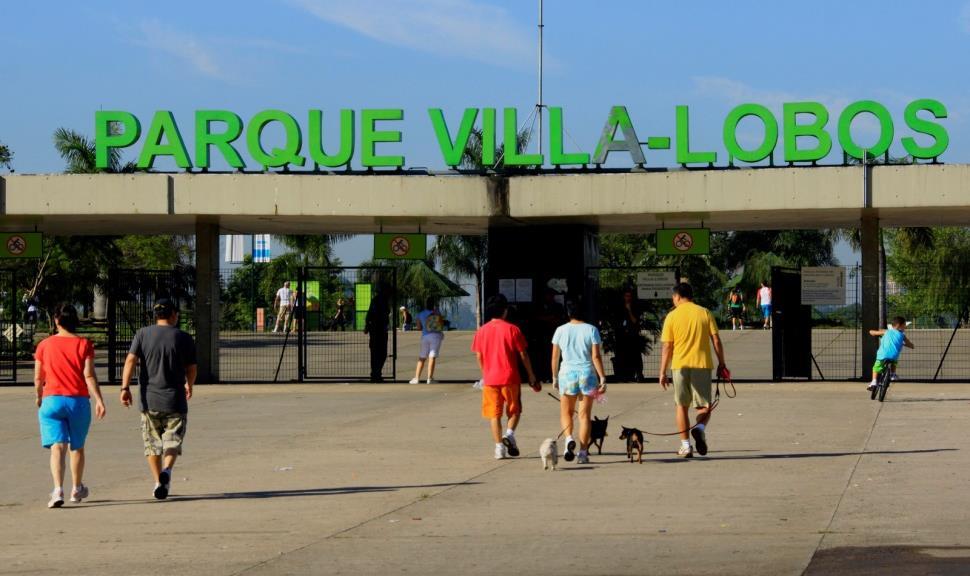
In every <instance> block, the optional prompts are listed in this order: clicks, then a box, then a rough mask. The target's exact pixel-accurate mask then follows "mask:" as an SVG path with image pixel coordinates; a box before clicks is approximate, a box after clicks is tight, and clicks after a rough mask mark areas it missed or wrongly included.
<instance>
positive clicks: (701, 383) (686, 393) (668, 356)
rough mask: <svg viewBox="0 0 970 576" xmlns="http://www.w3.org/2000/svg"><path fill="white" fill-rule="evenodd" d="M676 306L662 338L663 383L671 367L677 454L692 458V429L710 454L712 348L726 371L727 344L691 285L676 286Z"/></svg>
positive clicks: (665, 384) (667, 381) (699, 445)
mask: <svg viewBox="0 0 970 576" xmlns="http://www.w3.org/2000/svg"><path fill="white" fill-rule="evenodd" d="M673 302H674V309H673V310H671V311H670V312H669V313H668V314H667V317H666V318H665V319H664V326H663V331H662V332H661V334H660V341H661V342H663V351H662V352H661V356H660V386H661V388H663V389H664V390H666V389H667V387H668V386H669V385H670V379H669V378H668V377H667V369H668V368H671V369H672V372H673V384H674V404H675V408H676V414H677V429H678V430H680V442H681V446H680V450H678V451H677V455H678V456H681V457H682V458H691V457H692V456H693V455H694V450H693V448H692V447H691V445H690V439H689V437H688V430H690V435H691V436H693V437H694V443H695V445H696V446H697V453H698V454H700V455H701V456H703V455H705V454H707V433H706V427H707V424H708V422H710V419H711V369H712V368H713V367H714V366H713V362H712V361H711V347H712V346H713V348H714V353H715V354H717V363H718V364H717V371H718V373H719V374H720V373H722V372H726V371H727V366H725V364H724V347H723V346H722V345H721V338H720V337H719V336H718V333H717V323H716V322H715V321H714V316H713V315H712V314H711V312H710V310H708V309H707V308H704V307H702V306H698V305H697V304H694V290H693V289H692V288H691V286H690V284H687V283H684V282H682V283H680V284H678V285H676V286H674V293H673ZM691 404H693V405H694V408H696V409H697V425H696V426H695V427H694V428H693V429H691V426H690V415H689V414H688V410H689V408H690V405H691Z"/></svg>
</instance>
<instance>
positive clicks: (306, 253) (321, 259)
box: [276, 234, 352, 266]
mask: <svg viewBox="0 0 970 576" xmlns="http://www.w3.org/2000/svg"><path fill="white" fill-rule="evenodd" d="M351 236H352V235H351V234H312V235H311V234H282V235H279V236H276V239H277V240H279V241H280V243H282V244H283V245H284V246H286V247H287V248H290V249H291V250H293V251H294V252H296V253H298V254H300V256H301V259H302V265H303V266H333V265H334V264H335V262H336V261H335V259H334V255H333V245H334V244H336V243H337V242H341V241H343V240H347V239H348V238H350V237H351Z"/></svg>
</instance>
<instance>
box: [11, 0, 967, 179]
mask: <svg viewBox="0 0 970 576" xmlns="http://www.w3.org/2000/svg"><path fill="white" fill-rule="evenodd" d="M536 5H537V3H536V2H534V1H529V0H506V1H498V0H492V1H486V0H423V1H420V0H396V1H395V0H354V1H353V2H351V1H347V0H267V1H264V2H258V3H257V2H251V3H240V2H227V1H211V2H197V1H179V0H175V1H170V2H166V3H164V4H159V3H157V2H144V1H132V2H124V3H121V2H109V1H105V0H90V1H86V2H59V3H41V2H10V3H6V4H5V6H4V10H3V14H2V17H0V19H2V22H3V33H2V34H0V50H2V52H3V54H4V59H3V60H4V62H3V64H2V65H0V104H2V105H0V142H3V143H5V144H7V145H8V146H10V148H11V149H12V150H13V152H14V154H15V157H14V163H13V164H14V168H15V169H16V170H17V171H18V172H21V173H35V172H57V171H60V170H61V169H62V168H63V163H62V161H61V160H60V159H59V158H58V156H57V154H56V153H55V151H54V149H53V147H52V145H51V134H52V133H53V132H54V130H55V129H56V128H58V127H60V126H64V127H69V128H73V129H75V130H78V131H80V132H84V133H88V134H92V133H93V130H94V128H93V125H94V111H95V110H98V109H122V110H129V111H131V112H134V113H135V114H136V115H138V116H139V117H140V118H141V119H142V122H143V125H146V126H147V123H148V120H149V118H150V117H151V114H152V113H153V112H154V111H155V110H159V109H165V110H172V111H173V112H174V113H175V115H176V119H177V120H179V124H180V128H181V129H182V133H183V135H184V136H186V139H187V140H189V141H191V134H192V113H193V111H194V110H196V109H200V108H225V109H230V110H233V111H235V112H237V113H239V114H240V115H241V116H242V117H243V118H248V117H249V116H251V115H252V114H253V113H255V112H257V111H259V110H262V109H265V108H280V109H283V110H286V111H289V112H291V113H293V114H294V115H295V116H296V117H297V118H298V119H300V120H301V123H305V117H304V115H305V113H306V110H307V109H310V108H319V109H323V110H324V111H325V114H326V113H327V112H328V111H332V112H336V111H337V110H338V109H340V108H354V109H358V110H359V109H361V108H367V107H399V108H403V109H405V110H406V117H405V121H404V122H403V123H402V124H401V127H402V129H403V131H404V134H405V141H404V142H403V143H402V144H400V145H391V146H388V147H387V149H386V150H387V151H388V153H403V154H404V155H405V156H406V159H407V160H406V162H407V165H409V166H424V167H429V168H432V169H442V168H444V165H443V162H442V160H441V155H440V153H439V151H438V148H437V145H436V143H435V139H434V135H433V132H432V129H431V127H430V123H429V121H428V117H427V112H426V109H427V108H429V107H442V108H444V109H445V110H446V113H447V114H448V118H449V119H450V120H451V122H452V125H454V123H456V122H457V120H458V118H459V117H460V114H461V111H462V109H464V108H465V107H470V106H475V107H479V106H493V107H504V106H515V107H518V108H519V110H520V115H521V116H524V115H527V114H528V112H529V110H530V108H531V107H532V106H533V105H534V104H535V102H536V70H535V51H536V49H535V24H536V17H537V8H536ZM545 20H546V22H545V23H546V29H545V31H546V34H545V39H546V43H545V49H546V58H547V67H546V82H545V100H546V103H547V104H549V105H561V106H563V107H564V108H565V111H566V112H565V113H566V128H567V131H568V133H569V136H568V137H567V146H568V147H570V148H572V147H577V148H583V149H586V150H588V151H591V150H592V149H593V148H594V147H595V144H596V140H597V138H598V136H599V132H600V130H601V129H602V126H603V123H604V121H605V119H606V115H607V113H608V111H609V108H610V106H612V105H614V104H623V105H625V106H627V107H628V109H629V110H630V113H631V115H632V117H633V120H634V123H635V125H636V127H637V130H638V132H639V135H640V136H641V138H642V139H645V137H646V136H647V135H664V134H668V135H669V134H672V133H673V123H674V113H673V111H674V106H675V105H678V104H688V105H690V106H691V114H692V117H691V122H692V129H691V131H692V142H693V145H694V146H697V147H704V148H712V149H716V150H719V151H720V150H722V149H723V147H722V145H721V143H720V140H721V123H722V121H723V118H724V116H725V115H726V113H727V112H728V111H729V110H730V109H731V108H733V107H734V106H735V105H737V104H738V103H741V102H757V103H762V104H765V105H767V106H769V108H771V109H772V110H775V111H776V113H777V112H778V111H779V110H780V103H782V102H786V101H799V100H818V101H821V102H823V103H824V104H825V105H826V106H827V107H828V108H829V110H830V111H831V112H832V114H833V116H834V115H836V114H837V113H838V111H839V110H840V109H841V108H842V107H844V106H845V105H846V104H848V103H849V102H852V101H854V100H858V99H874V100H877V101H880V102H882V103H884V104H886V105H887V106H888V107H889V109H890V111H891V112H892V113H893V116H894V118H895V119H896V120H897V136H896V138H895V142H896V143H895V144H894V147H893V153H898V154H899V155H902V153H901V149H900V147H899V144H898V142H899V136H900V134H899V133H900V132H905V127H902V126H900V125H901V124H902V121H901V117H902V110H903V107H904V106H905V104H906V103H908V102H909V101H911V100H913V99H915V98H922V97H929V98H935V99H938V100H940V101H942V102H943V103H944V104H945V105H946V106H947V108H948V110H949V118H948V119H947V120H945V121H944V124H945V126H946V128H947V130H948V132H949V134H950V138H951V143H950V148H949V150H948V152H947V153H946V154H945V155H944V157H943V160H944V161H946V162H951V163H957V162H959V163H964V162H970V120H968V119H970V77H968V75H967V74H966V67H965V64H964V62H965V61H966V59H967V56H968V55H970V2H968V1H964V0H959V1H946V0H942V1H937V0H935V1H934V2H932V3H929V2H917V1H905V2H904V1H896V2H894V1H888V0H882V1H878V2H877V1H868V0H865V1H862V0H852V1H851V2H847V1H845V0H842V1H828V0H817V1H815V2H812V3H810V4H809V3H794V2H777V1H776V2H766V1H763V2H754V1H745V0H737V1H732V2H719V3H715V2H704V3H700V2H693V3H686V2H673V1H669V2H643V1H642V0H638V1H622V0H614V1H611V2H588V1H586V2H580V1H578V0H577V1H573V0H560V1H555V0H549V1H547V2H546V11H545ZM325 118H326V116H325ZM830 129H831V124H830ZM867 130H868V129H867V126H866V123H865V122H862V123H860V126H859V139H860V140H861V141H865V140H866V138H871V139H872V140H874V136H873V135H872V134H868V135H867ZM833 132H834V130H833ZM273 137H274V135H273V133H272V131H271V132H270V134H269V139H270V141H271V140H272V138H273ZM190 149H191V146H190ZM722 154H723V153H722ZM647 159H648V163H651V164H655V165H671V164H672V163H673V153H672V152H649V151H648V152H647ZM158 167H160V168H170V167H171V165H166V164H165V163H164V162H162V163H160V164H159V165H158Z"/></svg>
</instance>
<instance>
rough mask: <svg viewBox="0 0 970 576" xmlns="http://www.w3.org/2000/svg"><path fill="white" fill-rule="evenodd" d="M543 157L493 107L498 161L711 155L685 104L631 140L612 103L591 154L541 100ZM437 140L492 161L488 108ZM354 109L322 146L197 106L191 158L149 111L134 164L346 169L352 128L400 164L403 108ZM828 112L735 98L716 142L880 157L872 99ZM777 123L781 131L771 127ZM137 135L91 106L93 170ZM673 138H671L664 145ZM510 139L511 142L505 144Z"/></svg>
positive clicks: (888, 141) (938, 127)
mask: <svg viewBox="0 0 970 576" xmlns="http://www.w3.org/2000/svg"><path fill="white" fill-rule="evenodd" d="M548 110H549V155H548V157H545V156H544V155H541V154H531V153H522V152H520V151H518V150H516V147H515V145H514V142H515V141H516V137H517V127H518V113H517V110H516V109H515V108H505V109H504V110H503V117H502V121H503V126H502V140H503V142H504V143H505V148H504V150H505V152H504V156H503V157H502V158H501V160H502V161H503V162H504V164H505V165H506V166H511V167H515V166H542V165H546V164H551V165H552V166H584V165H589V164H595V165H601V164H604V163H606V161H607V157H608V156H609V154H610V153H611V152H625V153H627V154H629V156H630V159H631V160H632V162H633V163H634V164H637V165H642V164H646V158H645V157H644V153H643V146H644V145H645V146H646V147H647V149H648V150H669V149H671V148H673V149H674V151H675V155H676V162H677V163H678V164H682V165H688V164H708V165H713V164H714V163H715V162H717V160H718V153H717V152H716V151H713V150H710V151H700V150H693V149H692V148H691V145H690V111H689V109H688V107H687V106H677V107H676V108H675V127H674V136H673V138H671V137H670V136H650V137H648V138H647V139H646V140H645V141H641V140H640V138H639V137H638V136H637V132H636V130H635V129H634V127H633V122H632V121H631V120H630V115H629V113H628V112H627V109H626V107H624V106H614V107H613V108H612V109H611V110H610V113H609V116H608V117H607V120H606V124H605V126H604V127H603V132H602V135H601V136H600V139H599V142H598V143H597V145H596V148H595V149H594V151H593V152H592V154H591V153H589V152H582V151H573V152H567V151H566V150H565V149H564V143H563V133H564V128H563V109H562V108H559V107H549V109H548ZM428 115H429V118H430V121H431V125H432V127H433V128H434V132H435V136H436V137H437V140H438V146H439V148H440V150H441V156H442V159H443V160H444V163H445V164H446V165H448V166H458V165H459V164H460V163H461V158H462V154H463V153H464V151H465V147H466V144H467V143H468V141H469V137H470V135H471V133H472V130H473V129H474V128H476V127H477V128H478V129H479V130H480V131H481V139H482V163H483V164H484V165H486V166H491V165H494V164H495V162H496V160H498V158H497V155H498V146H497V140H498V128H497V126H498V124H497V121H496V116H497V113H496V109H495V108H481V109H479V108H467V109H465V111H464V113H463V114H462V117H461V120H460V122H459V124H458V131H457V133H455V134H452V132H451V131H450V130H449V129H448V125H447V123H446V122H445V115H444V112H443V111H442V110H441V109H439V108H431V109H429V110H428ZM863 115H868V116H871V117H873V118H874V119H875V120H876V124H877V125H878V137H877V138H876V141H875V142H874V143H872V144H870V145H868V146H865V147H863V146H862V145H860V144H859V142H858V140H857V139H856V137H855V136H854V135H853V133H852V127H853V124H854V123H855V121H856V119H858V118H859V117H860V116H863ZM749 117H750V118H753V119H755V121H756V122H758V123H760V124H761V126H762V127H763V134H762V137H761V141H760V143H758V144H757V145H751V144H747V145H742V144H741V143H739V142H738V134H737V132H738V126H739V124H740V123H741V121H742V120H744V119H745V118H749ZM946 117H947V110H946V107H945V106H944V105H943V104H942V103H941V102H939V101H937V100H930V99H920V100H914V101H912V102H910V103H909V104H908V105H907V106H906V108H905V109H904V110H903V121H904V123H905V124H906V126H907V127H908V128H909V130H910V131H912V133H913V134H914V135H919V136H920V137H921V138H920V140H921V141H922V142H920V141H917V138H915V137H914V136H913V135H909V136H904V137H902V138H900V144H901V145H902V147H903V149H904V150H905V151H906V153H907V154H909V155H910V156H912V157H913V158H914V159H927V160H928V159H936V158H937V157H939V156H940V155H941V154H942V153H943V152H944V151H945V150H946V148H947V145H948V144H949V135H948V134H947V131H946V129H945V128H944V127H943V125H942V124H940V123H939V122H936V121H935V120H940V119H943V118H946ZM357 118H358V115H357V113H356V112H355V111H354V110H341V111H340V120H339V133H340V144H339V146H338V147H337V148H336V150H329V151H328V150H324V147H323V140H324V138H323V120H324V117H323V112H322V111H321V110H309V111H308V113H307V130H306V142H304V137H303V134H304V133H303V132H302V131H301V129H300V124H299V122H298V121H297V119H296V118H295V117H294V116H292V115H291V114H289V113H287V112H284V111H282V110H263V111H261V112H258V113H256V114H255V115H254V116H253V117H252V118H250V120H249V122H248V123H247V124H245V125H244V123H243V120H242V118H241V117H240V116H239V115H238V114H236V113H234V112H230V111H228V110H198V111H196V112H195V118H194V123H195V142H194V152H195V154H194V157H195V159H194V161H193V160H192V158H191V157H190V156H189V149H188V148H187V147H186V142H185V140H184V139H183V138H182V135H181V133H180V131H179V127H178V124H177V123H176V121H175V115H174V114H173V113H172V112H169V111H165V110H160V111H157V112H155V115H154V116H153V117H152V121H151V124H150V125H149V127H148V131H147V134H146V135H145V138H144V142H143V144H142V148H141V152H140V154H139V155H138V160H137V165H138V167H139V168H142V169H151V168H152V166H153V164H154V162H155V160H156V159H158V158H159V157H169V158H171V159H172V160H173V161H174V162H175V164H176V165H177V166H178V167H179V168H183V169H186V170H190V169H192V168H199V169H208V168H209V167H210V166H211V165H212V162H211V152H212V149H213V148H214V149H215V150H216V151H217V152H218V153H219V154H220V155H221V156H222V158H223V159H224V160H225V161H226V163H228V164H229V166H231V167H232V168H235V169H240V170H241V169H244V168H245V167H246V162H245V160H244V159H243V156H242V155H241V154H240V151H239V148H241V147H242V142H239V143H237V141H239V140H241V139H244V141H245V148H246V150H247V151H248V152H249V156H250V158H252V160H253V161H255V165H256V166H259V167H262V168H264V169H266V168H283V167H288V166H298V167H301V166H306V165H307V164H308V163H310V164H313V165H315V166H316V167H318V168H319V167H322V168H341V167H346V166H350V164H351V162H352V160H353V159H354V158H355V153H356V152H357V142H358V141H357V137H358V135H359V138H360V141H359V146H360V148H359V162H360V165H362V166H364V167H365V168H379V167H386V168H401V167H403V166H404V156H403V155H392V154H383V155H380V154H378V152H377V145H378V144H391V143H399V142H402V141H403V139H404V137H403V133H402V132H401V130H396V129H394V128H393V123H394V122H400V121H402V120H403V119H404V110H402V109H399V108H391V109H364V110H361V111H360V114H359V120H360V122H359V127H358V124H357ZM829 120H830V118H829V112H828V110H827V109H826V108H825V106H823V105H822V104H820V103H818V102H792V103H787V104H783V105H782V114H781V122H780V124H779V119H778V118H777V117H776V116H775V114H774V113H773V112H772V111H771V110H769V109H768V108H767V107H765V106H762V105H760V104H741V105H740V106H737V107H735V108H734V109H733V110H731V111H730V112H729V113H728V115H727V116H726V117H725V119H724V124H723V145H724V149H725V151H726V152H727V161H728V163H732V164H733V163H734V162H735V161H739V162H746V163H757V162H762V161H764V160H766V159H768V158H769V157H772V155H773V153H774V151H775V149H776V148H777V147H778V145H779V140H781V143H782V145H783V147H784V148H783V149H784V155H783V158H784V161H785V162H793V163H794V162H818V161H820V160H822V159H824V158H825V157H827V156H828V155H829V153H831V152H832V143H833V140H834V139H837V141H838V143H839V146H840V147H841V148H842V151H843V152H845V154H847V155H848V156H851V157H854V158H858V159H862V157H863V155H864V154H865V153H866V152H868V153H869V154H870V155H872V156H880V155H882V154H884V153H886V152H887V151H888V150H889V147H890V146H891V145H892V144H893V142H894V141H895V138H896V129H895V125H894V123H893V118H892V115H891V114H890V113H889V110H888V109H887V108H886V107H885V106H883V105H882V104H880V103H878V102H874V101H872V100H860V101H858V102H853V103H852V104H849V105H848V106H846V107H845V109H843V110H842V112H841V114H839V117H838V120H837V121H836V122H835V127H834V128H835V132H834V134H835V136H834V137H833V134H832V133H831V132H830V129H829ZM272 124H278V125H279V126H280V127H282V129H283V131H284V133H285V143H284V145H283V147H282V148H277V147H274V148H273V149H272V150H270V151H267V150H266V149H265V148H264V147H263V142H262V138H263V131H264V129H265V128H266V127H267V126H270V125H272ZM779 126H780V127H781V129H780V128H779ZM141 136H142V128H141V123H140V122H139V120H138V118H137V117H136V116H135V115H134V114H131V113H130V112H124V111H100V112H96V113H95V142H96V149H97V167H98V168H102V169H103V168H107V166H108V160H109V157H110V152H111V151H112V150H117V149H121V148H127V147H130V146H133V145H135V144H137V143H138V141H139V139H141ZM672 140H673V143H672ZM510 143H511V145H509V144H510Z"/></svg>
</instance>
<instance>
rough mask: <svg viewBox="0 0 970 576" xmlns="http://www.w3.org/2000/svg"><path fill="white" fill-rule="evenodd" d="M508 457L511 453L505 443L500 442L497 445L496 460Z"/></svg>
mask: <svg viewBox="0 0 970 576" xmlns="http://www.w3.org/2000/svg"><path fill="white" fill-rule="evenodd" d="M508 457H509V453H508V452H507V451H506V450H505V446H504V445H502V444H499V445H498V446H496V447H495V459H496V460H505V459H506V458H508Z"/></svg>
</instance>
